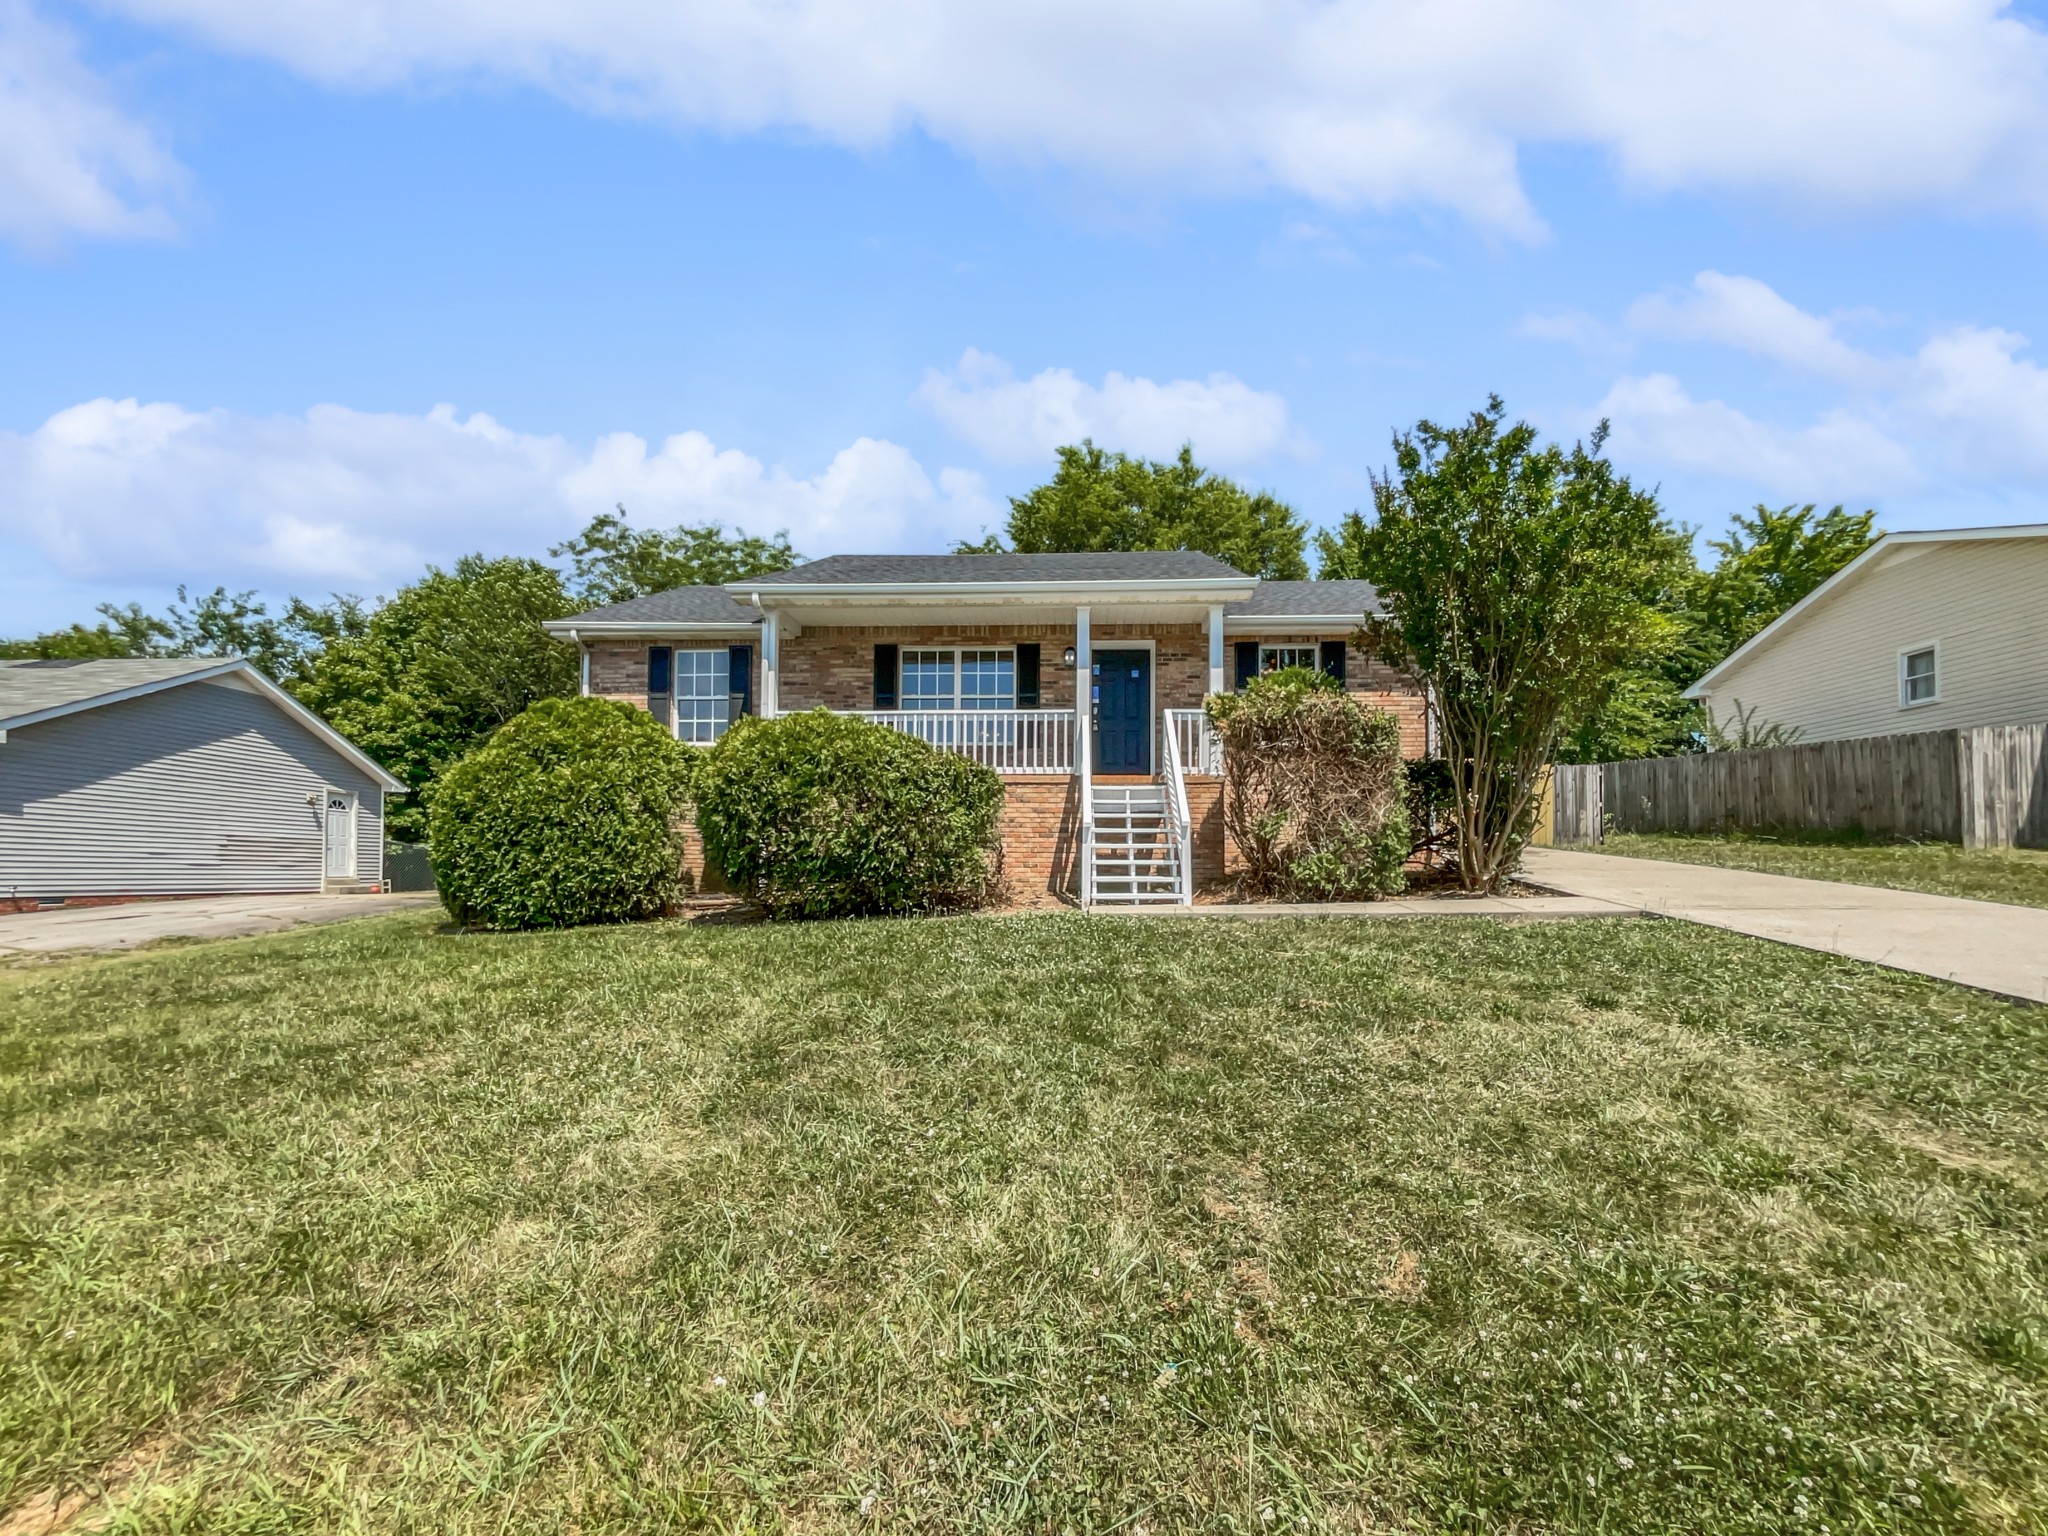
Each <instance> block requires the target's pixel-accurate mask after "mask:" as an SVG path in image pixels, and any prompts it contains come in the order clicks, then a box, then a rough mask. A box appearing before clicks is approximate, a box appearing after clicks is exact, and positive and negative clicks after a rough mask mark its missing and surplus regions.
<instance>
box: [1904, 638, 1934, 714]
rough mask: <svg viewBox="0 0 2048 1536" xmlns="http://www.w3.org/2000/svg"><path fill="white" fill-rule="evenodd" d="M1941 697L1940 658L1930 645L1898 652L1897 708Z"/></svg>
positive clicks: (1931, 701) (1927, 702)
mask: <svg viewBox="0 0 2048 1536" xmlns="http://www.w3.org/2000/svg"><path fill="white" fill-rule="evenodd" d="M1940 698H1941V658H1940V656H1939V655H1938V654H1937V653H1936V650H1935V648H1934V647H1933V646H1931V645H1925V646H1922V647H1920V648H1919V649H1918V650H1913V651H1901V652H1899V708H1901V709H1908V708H1911V707H1912V706H1913V705H1915V704H1933V703H1935V702H1937V701H1938V700H1939V699H1940Z"/></svg>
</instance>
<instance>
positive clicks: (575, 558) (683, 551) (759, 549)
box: [548, 506, 803, 608]
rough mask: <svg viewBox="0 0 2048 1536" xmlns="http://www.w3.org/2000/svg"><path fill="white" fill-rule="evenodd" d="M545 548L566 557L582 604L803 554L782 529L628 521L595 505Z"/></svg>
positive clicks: (745, 572) (734, 574)
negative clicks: (767, 533) (765, 534)
mask: <svg viewBox="0 0 2048 1536" xmlns="http://www.w3.org/2000/svg"><path fill="white" fill-rule="evenodd" d="M548 553H549V554H551V555H553V556H554V557H555V558H556V559H558V560H559V559H563V558H565V557H566V558H567V559H568V561H569V563H570V565H569V569H570V576H569V580H570V588H571V591H572V592H573V593H574V595H575V597H576V599H577V601H578V602H579V603H581V604H583V605H584V606H586V607H592V608H597V607H602V606H604V605H605V604H606V603H623V602H625V601H626V600H627V599H628V598H633V597H643V596H645V595H646V594H647V593H649V592H666V591H669V590H670V589H671V588H674V587H715V586H719V585H722V584H723V583H725V582H728V581H739V580H741V579H743V578H745V577H748V576H765V575H767V574H768V573H769V572H770V571H786V570H788V569H789V568H790V567H791V566H793V565H795V564H796V563H797V562H798V561H799V560H801V559H802V558H803V557H802V556H801V555H799V554H798V553H797V552H796V551H795V550H794V549H791V548H790V545H789V535H788V534H787V533H778V534H776V535H775V536H774V537H773V538H770V539H763V538H757V537H755V536H754V535H752V534H742V533H738V532H733V533H727V532H726V531H725V530H724V529H723V528H721V527H720V526H719V525H718V524H716V523H702V524H690V523H683V524H679V525H678V526H676V527H674V528H635V527H633V526H632V525H630V524H629V523H628V522H627V521H626V509H625V508H624V507H623V506H621V507H620V508H619V509H618V511H617V512H615V513H614V512H600V513H599V514H598V515H597V516H596V517H593V518H592V519H591V520H590V522H589V523H588V525H586V526H585V528H584V530H583V531H582V532H581V533H579V534H577V535H576V537H575V538H573V539H569V540H566V541H565V542H563V543H560V544H557V545H554V546H553V547H552V548H550V549H549V550H548Z"/></svg>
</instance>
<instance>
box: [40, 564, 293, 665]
mask: <svg viewBox="0 0 2048 1536" xmlns="http://www.w3.org/2000/svg"><path fill="white" fill-rule="evenodd" d="M98 612H99V614H100V622H99V623H98V624H96V625H94V626H93V627H92V628H90V629H88V628H87V627H86V626H85V625H83V624H73V625H71V626H69V627H68V628H65V629H59V630H53V631H51V632H50V633H48V634H44V635H38V636H37V637H36V638H35V639H33V640H15V641H9V642H6V643H5V644H0V656H7V657H48V658H61V659H99V658H105V657H121V656H222V657H226V656H245V657H247V658H248V659H249V660H250V661H252V662H254V663H255V664H256V666H257V667H259V668H261V669H262V670H263V671H264V672H265V673H266V674H268V675H269V676H270V677H273V678H275V679H277V680H278V681H279V682H286V681H289V680H290V679H292V678H293V677H296V676H298V675H299V674H300V673H301V672H302V671H303V670H304V668H305V666H306V663H307V660H308V657H309V655H310V653H311V652H312V651H314V650H317V649H318V648H319V645H320V644H321V643H322V642H321V637H320V635H319V633H318V632H317V628H316V629H311V630H309V629H307V628H306V627H305V625H304V623H302V622H301V621H302V620H303V619H306V618H308V617H310V616H311V615H314V614H316V613H318V612H319V610H315V609H312V608H310V607H308V606H307V605H306V604H304V603H301V602H300V601H299V600H298V599H296V598H294V599H292V601H291V605H290V607H289V608H288V609H287V611H286V614H285V616H284V617H283V618H272V617H271V616H270V612H269V610H268V608H266V607H265V606H264V604H263V603H262V602H260V601H258V600H257V597H256V594H255V593H254V592H253V591H249V592H229V591H228V590H227V588H225V587H215V588H214V589H213V590H212V591H211V592H207V593H203V594H201V595H200V596H198V597H193V596H192V595H191V594H190V592H188V591H187V589H186V588H184V587H183V586H180V587H179V588H178V595H177V598H176V600H175V601H174V602H172V603H171V604H170V606H169V608H168V610H167V611H166V612H165V613H163V614H154V613H150V612H147V611H146V610H145V609H144V608H143V607H142V605H141V604H140V603H127V604H123V605H119V606H117V605H115V604H113V603H101V604H100V605H99V608H98Z"/></svg>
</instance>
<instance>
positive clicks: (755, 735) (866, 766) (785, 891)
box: [696, 709, 1003, 917]
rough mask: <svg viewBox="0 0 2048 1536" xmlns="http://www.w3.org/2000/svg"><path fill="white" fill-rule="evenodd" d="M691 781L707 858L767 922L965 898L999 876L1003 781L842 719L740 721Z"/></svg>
mask: <svg viewBox="0 0 2048 1536" xmlns="http://www.w3.org/2000/svg"><path fill="white" fill-rule="evenodd" d="M696 790H697V829H698V831H700V832H701V833H702V834H703V836H704V849H705V853H706V856H707V857H708V858H710V859H714V860H716V861H717V863H718V866H719V868H720V869H722V870H723V871H724V872H725V878H726V880H727V882H728V883H729V884H730V885H731V886H732V888H733V890H735V891H736V892H739V893H740V894H741V895H745V896H751V897H753V898H754V899H755V900H756V901H758V902H760V903H761V905H762V906H763V907H765V908H767V910H768V912H769V914H770V915H771V916H774V917H850V916H854V915H857V914H864V913H894V912H936V911H943V910H947V909H959V908H962V907H971V906H976V905H979V904H980V903H982V902H983V901H986V900H987V899H988V898H989V896H990V895H991V894H992V893H993V891H994V889H995V887H996V885H997V882H998V879H999V876H1000V872H1001V867H1002V857H1001V842H1000V838H999V824H1000V821H1001V817H1002V811H1003V781H1002V780H1001V779H1000V778H998V777H997V776H996V775H995V774H994V773H992V772H991V771H990V770H988V769H987V768H984V767H982V766H981V765H980V764H978V763H972V762H969V761H968V760H967V759H966V758H964V757H959V756H956V755H954V754H952V753H949V752H940V751H938V750H936V749H935V748H933V747H929V746H926V745H925V744H924V743H923V742H921V741H917V740H914V739H912V738H911V737H908V736H904V735H902V734H900V733H898V732H896V731H892V730H889V729H887V728H886V727H883V726H879V725H873V724H870V723H869V722H868V721H865V720H860V719H856V718H853V717H851V716H847V715H835V714H831V713H828V712H827V711H825V710H822V709H814V710H810V711H808V712H806V713H804V714H797V715H784V716H781V717H780V718H778V719H774V720H757V719H748V720H742V721H740V722H739V723H738V724H736V725H734V726H733V728H732V729H731V730H729V731H727V732H726V733H725V735H724V736H723V737H721V738H720V739H719V741H718V743H717V745H715V746H714V747H712V748H711V750H710V751H708V752H707V753H705V754H704V761H703V763H702V764H701V765H700V766H699V769H698V774H697V784H696Z"/></svg>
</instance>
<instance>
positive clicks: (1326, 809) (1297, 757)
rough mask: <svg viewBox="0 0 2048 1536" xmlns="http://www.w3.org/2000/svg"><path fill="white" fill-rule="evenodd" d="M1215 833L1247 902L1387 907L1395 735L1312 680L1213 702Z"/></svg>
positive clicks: (1395, 806) (1394, 840)
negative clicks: (1237, 864) (1233, 856)
mask: <svg viewBox="0 0 2048 1536" xmlns="http://www.w3.org/2000/svg"><path fill="white" fill-rule="evenodd" d="M1208 711H1209V718H1210V720H1211V721H1212V722H1213V723H1214V724H1215V726H1216V729H1217V732H1218V733H1219V734H1220V735H1221V736H1222V738H1223V753H1224V776H1223V784H1224V791H1223V824H1224V826H1225V827H1226V828H1227V829H1228V830H1229V833H1230V836H1231V838H1232V840H1233V841H1235V842H1236V844H1237V849H1238V855H1239V857H1240V858H1241V859H1242V860H1243V861H1244V875H1243V884H1244V888H1245V890H1246V893H1247V894H1249V895H1252V896H1259V897H1271V898H1277V899H1279V900H1283V901H1346V900H1349V901H1356V900H1361V899H1370V898H1372V897H1376V896H1390V895H1392V894H1394V893H1395V892H1397V891H1399V890H1400V889H1401V887H1402V885H1403V883H1404V882H1403V876H1402V872H1401V867H1402V865H1403V864H1405V863H1406V862H1407V858H1408V848H1409V842H1408V810H1407V806H1406V803H1405V789H1406V780H1405V777H1404V774H1403V771H1402V767H1401V727H1400V722H1399V721H1397V720H1396V719H1395V718H1394V716H1393V715H1391V714H1389V713H1388V712H1387V711H1385V710H1381V709H1372V708H1369V707H1367V706H1366V705H1363V704H1360V703H1359V702H1358V701H1357V700H1356V699H1354V698H1352V697H1351V696H1350V695H1349V694H1347V693H1345V692H1344V691H1343V689H1341V688H1340V687H1338V686H1337V684H1336V683H1335V682H1334V681H1332V680H1331V679H1329V678H1326V677H1324V676H1322V675H1321V674H1320V673H1315V672H1309V671H1306V670H1294V671H1287V672H1275V673H1273V674H1271V675H1270V676H1267V677H1261V678H1255V679H1253V681H1252V682H1251V683H1250V684H1249V685H1248V686H1247V687H1246V688H1245V690H1244V692H1242V693H1234V694H1217V695H1214V696H1213V697H1211V698H1210V700H1209V703H1208Z"/></svg>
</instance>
